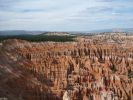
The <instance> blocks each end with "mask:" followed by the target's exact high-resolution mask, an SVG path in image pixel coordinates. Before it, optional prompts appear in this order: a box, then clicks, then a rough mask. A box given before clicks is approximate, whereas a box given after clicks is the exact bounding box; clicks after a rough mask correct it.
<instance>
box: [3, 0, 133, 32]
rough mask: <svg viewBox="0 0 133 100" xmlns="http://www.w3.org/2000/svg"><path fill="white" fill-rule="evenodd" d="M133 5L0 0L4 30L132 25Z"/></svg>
mask: <svg viewBox="0 0 133 100" xmlns="http://www.w3.org/2000/svg"><path fill="white" fill-rule="evenodd" d="M132 4H133V0H124V1H123V0H82V1H77V0H54V1H53V0H0V22H1V23H0V30H43V31H44V30H45V31H91V30H97V29H98V30H99V29H112V28H129V27H132V26H133V23H132V22H133V17H132V16H133V6H132Z"/></svg>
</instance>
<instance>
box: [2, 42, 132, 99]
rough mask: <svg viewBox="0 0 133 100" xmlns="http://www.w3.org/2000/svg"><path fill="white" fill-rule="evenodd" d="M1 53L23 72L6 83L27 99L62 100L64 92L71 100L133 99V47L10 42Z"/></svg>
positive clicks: (109, 44)
mask: <svg viewBox="0 0 133 100" xmlns="http://www.w3.org/2000/svg"><path fill="white" fill-rule="evenodd" d="M10 41H12V42H10ZM1 50H4V51H3V52H4V53H8V54H10V55H12V57H11V59H12V61H14V64H16V65H15V66H16V67H15V68H19V69H18V70H20V71H21V73H18V72H17V73H18V74H17V73H16V75H18V76H17V78H16V77H15V79H14V78H13V79H11V80H7V81H5V82H6V84H8V85H9V86H10V85H11V87H10V89H14V88H15V86H14V85H18V86H17V87H18V88H17V89H16V91H17V90H18V91H19V90H21V92H22V93H21V95H20V93H17V92H16V93H17V94H18V95H20V98H23V99H24V100H48V99H49V100H62V98H63V97H64V96H63V94H64V93H65V94H66V93H67V94H69V98H71V100H132V99H133V78H132V77H133V47H132V46H129V45H127V44H118V43H104V44H95V43H94V41H87V42H86V41H84V42H66V43H57V42H56V43H55V42H42V43H29V42H26V41H20V40H8V41H5V42H3V45H2V47H1ZM8 54H7V57H9V55H8ZM1 63H2V62H1ZM5 63H6V62H5ZM10 66H14V65H10ZM12 69H13V68H12ZM18 70H17V71H18ZM5 88H6V87H5ZM24 91H26V92H25V93H24ZM14 94H15V93H14ZM48 94H49V95H50V96H49V95H48Z"/></svg>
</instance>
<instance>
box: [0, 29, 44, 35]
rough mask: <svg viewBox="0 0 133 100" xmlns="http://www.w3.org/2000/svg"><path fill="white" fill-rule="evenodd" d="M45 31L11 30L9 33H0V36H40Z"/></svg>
mask: <svg viewBox="0 0 133 100" xmlns="http://www.w3.org/2000/svg"><path fill="white" fill-rule="evenodd" d="M44 32H45V31H25V30H11V31H0V35H30V34H32V35H35V34H42V33H44Z"/></svg>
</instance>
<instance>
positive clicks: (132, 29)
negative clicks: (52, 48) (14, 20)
mask: <svg viewBox="0 0 133 100" xmlns="http://www.w3.org/2000/svg"><path fill="white" fill-rule="evenodd" d="M47 32H48V31H25V30H7V31H6V30H5V31H0V35H31V34H32V35H36V34H45V33H47ZM49 32H50V31H49ZM101 32H131V33H133V28H115V29H101V30H93V31H80V32H79V31H73V32H71V31H70V32H68V33H69V34H76V33H78V34H86V33H101ZM51 33H52V32H51ZM57 33H58V32H57Z"/></svg>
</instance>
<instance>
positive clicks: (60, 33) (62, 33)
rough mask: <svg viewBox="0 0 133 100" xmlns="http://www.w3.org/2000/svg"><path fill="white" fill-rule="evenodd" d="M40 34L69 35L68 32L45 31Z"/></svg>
mask: <svg viewBox="0 0 133 100" xmlns="http://www.w3.org/2000/svg"><path fill="white" fill-rule="evenodd" d="M42 35H50V36H51V35H56V36H69V35H70V34H69V33H68V32H45V33H43V34H42Z"/></svg>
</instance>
